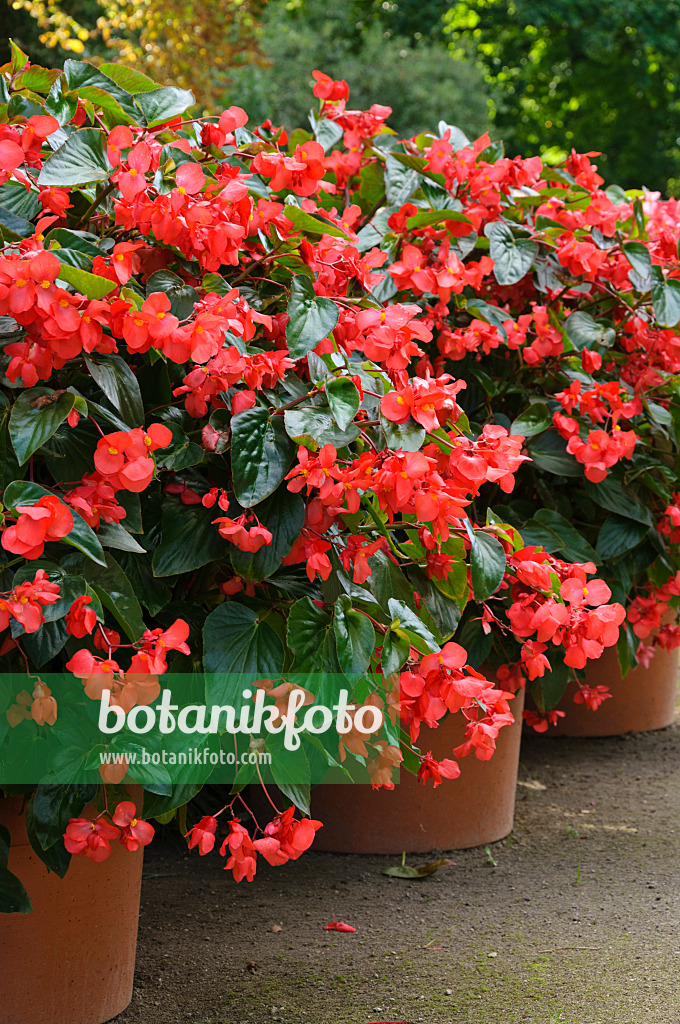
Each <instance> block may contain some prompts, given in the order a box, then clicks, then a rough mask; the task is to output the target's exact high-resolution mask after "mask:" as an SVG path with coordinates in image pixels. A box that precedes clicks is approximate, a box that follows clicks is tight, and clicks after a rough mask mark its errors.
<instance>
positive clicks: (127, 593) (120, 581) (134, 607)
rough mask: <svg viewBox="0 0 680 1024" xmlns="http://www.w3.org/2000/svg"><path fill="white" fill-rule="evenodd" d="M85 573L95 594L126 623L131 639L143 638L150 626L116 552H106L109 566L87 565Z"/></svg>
mask: <svg viewBox="0 0 680 1024" xmlns="http://www.w3.org/2000/svg"><path fill="white" fill-rule="evenodd" d="M83 576H84V577H85V579H86V580H87V582H88V583H89V584H90V585H91V586H92V589H93V590H94V592H95V594H96V595H97V597H98V598H99V600H100V601H101V603H102V604H103V605H104V607H105V608H108V610H109V611H110V612H111V614H112V615H113V616H114V618H115V619H116V621H117V622H119V623H120V625H121V626H122V627H123V629H124V631H125V633H126V634H127V636H128V637H129V638H130V640H133V641H134V640H139V638H140V637H141V635H142V633H143V632H144V630H145V629H146V626H145V625H144V618H143V616H142V609H141V608H140V606H139V601H138V600H137V595H136V594H135V591H134V587H133V586H132V584H131V583H130V580H129V579H128V578H127V576H126V575H125V573H124V572H123V570H122V569H121V567H120V566H119V564H118V562H117V561H116V560H115V558H114V557H113V555H111V554H107V555H106V566H105V567H104V568H100V567H99V566H91V565H89V564H88V565H86V566H85V567H84V569H83Z"/></svg>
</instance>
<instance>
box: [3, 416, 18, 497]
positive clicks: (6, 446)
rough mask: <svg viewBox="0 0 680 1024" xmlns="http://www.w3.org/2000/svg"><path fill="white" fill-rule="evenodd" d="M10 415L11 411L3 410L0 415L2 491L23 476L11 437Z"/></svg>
mask: <svg viewBox="0 0 680 1024" xmlns="http://www.w3.org/2000/svg"><path fill="white" fill-rule="evenodd" d="M9 415H10V413H9V409H5V410H3V412H2V414H1V415H0V491H4V489H5V487H7V485H8V484H9V483H11V481H12V480H16V479H17V478H18V477H19V476H21V470H20V469H19V463H18V462H17V457H16V455H15V453H14V447H13V446H12V441H11V438H10V436H9Z"/></svg>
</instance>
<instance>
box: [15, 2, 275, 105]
mask: <svg viewBox="0 0 680 1024" xmlns="http://www.w3.org/2000/svg"><path fill="white" fill-rule="evenodd" d="M266 3H267V0H136V2H135V3H129V2H127V0H75V2H72V0H10V9H11V11H10V15H9V18H8V21H9V22H10V25H9V28H10V30H11V32H12V35H13V37H14V38H16V41H17V42H18V43H19V45H20V46H23V48H24V49H25V50H26V51H27V52H28V54H29V56H31V58H32V59H34V60H35V59H38V57H39V58H40V60H44V59H45V51H46V50H47V52H48V53H49V51H52V59H51V60H49V58H48V60H49V63H50V64H52V65H54V64H55V62H56V63H57V64H60V63H61V62H63V57H64V55H63V51H64V50H66V51H70V53H71V54H72V55H79V56H84V57H86V58H89V59H92V58H97V57H101V56H103V55H104V54H106V58H107V59H108V60H111V59H116V60H119V61H122V62H124V63H125V64H129V65H130V66H131V67H135V68H137V69H139V70H140V71H144V72H146V73H148V74H149V75H151V76H152V77H153V78H154V79H155V80H156V81H159V82H172V83H173V85H181V86H183V87H184V88H191V89H192V90H193V92H194V95H195V96H196V98H197V100H198V102H199V103H201V104H202V105H203V106H205V107H207V108H210V109H216V107H218V106H219V103H220V98H221V96H222V94H223V92H224V87H225V82H226V81H228V78H229V75H230V72H231V69H232V68H235V67H239V66H243V65H249V64H250V65H252V64H255V63H257V61H259V60H261V57H260V53H259V49H258V42H259V19H260V17H261V14H262V11H263V9H264V7H265V5H266ZM8 35H9V33H8ZM111 50H114V51H116V52H115V56H112V54H111Z"/></svg>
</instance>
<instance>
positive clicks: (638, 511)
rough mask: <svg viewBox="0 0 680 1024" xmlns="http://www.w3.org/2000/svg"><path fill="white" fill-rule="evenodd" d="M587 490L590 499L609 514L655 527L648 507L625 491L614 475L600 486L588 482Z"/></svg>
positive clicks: (609, 476) (610, 475) (608, 477)
mask: <svg viewBox="0 0 680 1024" xmlns="http://www.w3.org/2000/svg"><path fill="white" fill-rule="evenodd" d="M585 488H586V491H587V493H588V497H589V498H592V500H593V501H594V502H595V503H596V504H597V505H600V506H601V507H602V508H606V509H607V510H608V511H609V512H614V513H616V515H618V516H624V517H625V518H626V519H634V520H635V522H637V523H646V524H647V526H653V525H654V519H653V516H652V513H651V512H650V510H649V509H648V508H647V506H646V505H642V504H641V503H640V502H639V501H637V499H636V498H634V497H633V496H632V494H630V493H629V492H628V491H626V490H624V488H623V485H622V483H621V481H620V480H618V479H617V478H616V477H615V476H614V475H613V474H612V473H609V474H608V475H607V478H606V480H602V482H601V483H599V484H594V483H592V482H591V481H590V480H586V481H585Z"/></svg>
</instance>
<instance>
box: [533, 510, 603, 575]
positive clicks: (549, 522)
mask: <svg viewBox="0 0 680 1024" xmlns="http://www.w3.org/2000/svg"><path fill="white" fill-rule="evenodd" d="M536 520H537V521H538V522H539V523H541V524H542V525H543V526H545V527H547V528H548V529H549V530H553V531H554V532H555V533H556V534H557V536H558V538H559V540H560V542H561V545H562V546H561V548H560V549H559V550H561V551H562V552H563V553H564V555H565V557H566V558H567V559H568V561H570V562H595V563H596V564H597V562H599V558H598V557H597V551H595V550H594V548H593V547H592V546H591V545H590V544H589V543H588V541H587V540H586V538H585V537H584V536H583V535H582V534H580V533H579V531H578V530H577V529H576V528H575V527H574V526H572V524H571V523H570V522H569V520H568V519H565V518H564V516H561V515H560V514H559V512H554V511H553V510H552V509H550V508H539V509H538V511H537V512H536ZM520 532H521V533H522V536H524V531H523V530H522V531H520ZM552 550H558V549H552Z"/></svg>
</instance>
